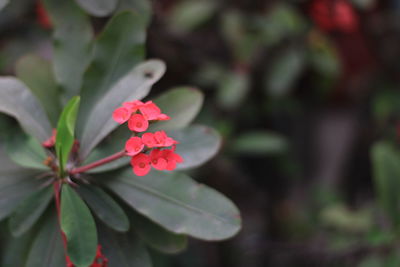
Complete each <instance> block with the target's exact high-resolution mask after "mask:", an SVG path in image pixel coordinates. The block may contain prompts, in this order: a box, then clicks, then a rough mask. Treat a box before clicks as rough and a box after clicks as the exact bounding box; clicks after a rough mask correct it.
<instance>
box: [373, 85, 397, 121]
mask: <svg viewBox="0 0 400 267" xmlns="http://www.w3.org/2000/svg"><path fill="white" fill-rule="evenodd" d="M372 110H373V115H374V117H375V119H376V120H378V121H379V122H385V121H387V120H388V119H390V118H391V117H392V116H394V117H399V116H400V92H399V90H397V88H396V89H381V90H379V91H377V92H376V95H375V96H374V97H373V98H372Z"/></svg>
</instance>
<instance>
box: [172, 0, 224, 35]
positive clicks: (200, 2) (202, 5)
mask: <svg viewBox="0 0 400 267" xmlns="http://www.w3.org/2000/svg"><path fill="white" fill-rule="evenodd" d="M217 7H218V6H217V2H215V1H209V0H187V1H181V2H178V3H177V4H176V5H174V7H173V9H172V11H171V14H170V15H169V24H170V26H171V27H172V28H173V29H174V30H175V31H178V32H182V33H187V32H190V31H193V30H195V29H196V28H197V27H199V26H200V25H201V24H203V23H205V22H207V21H208V20H209V19H210V18H211V17H212V16H213V15H214V14H215V12H216V11H217Z"/></svg>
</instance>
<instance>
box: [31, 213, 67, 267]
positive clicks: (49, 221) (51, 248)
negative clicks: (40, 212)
mask: <svg viewBox="0 0 400 267" xmlns="http://www.w3.org/2000/svg"><path fill="white" fill-rule="evenodd" d="M23 266H26V267H56V266H57V267H58V266H60V267H61V266H65V253H64V246H63V243H62V238H61V232H60V227H59V225H58V220H57V213H56V211H55V210H52V213H51V215H49V216H47V217H46V220H45V221H44V222H43V223H42V224H41V228H40V230H39V232H38V234H37V235H36V237H35V240H34V242H33V243H32V246H31V250H30V252H29V256H28V258H27V260H26V264H25V265H23Z"/></svg>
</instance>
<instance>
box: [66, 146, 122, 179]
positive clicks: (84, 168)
mask: <svg viewBox="0 0 400 267" xmlns="http://www.w3.org/2000/svg"><path fill="white" fill-rule="evenodd" d="M125 155H126V154H125V151H124V150H123V151H120V152H117V153H115V154H113V155H111V156H108V157H106V158H104V159H100V160H98V161H95V162H92V163H90V164H88V165H85V166H82V167H78V168H75V169H72V170H71V171H70V172H69V174H78V173H82V172H86V171H88V170H91V169H94V168H96V167H99V166H101V165H104V164H107V163H109V162H111V161H114V160H117V159H119V158H122V157H123V156H125Z"/></svg>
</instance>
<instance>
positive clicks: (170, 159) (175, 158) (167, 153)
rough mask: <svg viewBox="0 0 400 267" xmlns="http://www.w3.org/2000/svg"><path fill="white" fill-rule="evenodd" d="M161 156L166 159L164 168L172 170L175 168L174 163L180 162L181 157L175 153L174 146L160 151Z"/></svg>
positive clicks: (181, 160)
mask: <svg viewBox="0 0 400 267" xmlns="http://www.w3.org/2000/svg"><path fill="white" fill-rule="evenodd" d="M162 154H163V157H164V158H165V159H166V160H167V166H166V168H165V169H166V170H168V171H173V170H175V168H176V163H182V162H183V158H182V157H181V156H180V155H179V154H177V153H175V147H174V148H172V149H165V150H163V151H162Z"/></svg>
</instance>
